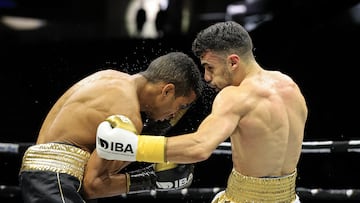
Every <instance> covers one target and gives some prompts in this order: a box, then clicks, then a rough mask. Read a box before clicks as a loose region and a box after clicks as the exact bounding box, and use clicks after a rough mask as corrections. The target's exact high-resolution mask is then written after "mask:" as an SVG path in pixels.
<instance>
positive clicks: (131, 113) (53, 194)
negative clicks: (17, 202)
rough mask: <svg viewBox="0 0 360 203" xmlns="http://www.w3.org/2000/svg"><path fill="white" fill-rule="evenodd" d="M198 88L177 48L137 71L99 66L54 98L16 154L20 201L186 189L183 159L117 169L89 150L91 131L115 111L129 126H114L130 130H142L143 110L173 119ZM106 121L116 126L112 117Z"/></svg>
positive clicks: (196, 74)
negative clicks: (19, 155)
mask: <svg viewBox="0 0 360 203" xmlns="http://www.w3.org/2000/svg"><path fill="white" fill-rule="evenodd" d="M201 89H202V79H201V74H200V71H199V69H198V67H197V66H196V64H195V63H194V61H193V60H192V59H191V58H190V57H189V56H188V55H186V54H184V53H181V52H171V53H168V54H166V55H164V56H160V57H158V58H157V59H155V60H154V61H152V62H151V63H150V65H149V66H148V68H147V69H146V70H145V71H143V72H140V73H138V74H134V75H129V74H127V73H124V72H120V71H116V70H103V71H99V72H96V73H94V74H91V75H90V76H88V77H86V78H84V79H82V80H80V81H79V82H77V83H76V84H74V85H73V86H72V87H70V88H69V89H68V90H67V91H66V92H65V93H64V94H63V95H62V96H61V97H60V98H59V99H58V100H57V102H56V103H55V104H54V106H53V107H52V109H51V110H50V112H49V113H48V115H47V117H46V118H45V121H44V123H43V125H42V127H41V129H40V132H39V135H38V138H37V141H36V145H33V146H31V147H29V148H28V149H27V151H26V152H25V154H24V156H23V160H22V166H21V170H20V174H19V183H20V187H21V192H22V197H23V200H24V202H27V203H30V202H31V203H33V202H51V203H54V202H67V203H69V202H76V203H78V202H85V200H86V201H87V200H94V199H97V198H104V197H111V196H116V195H120V194H129V193H138V192H143V191H150V190H152V189H158V190H173V189H181V188H184V187H188V186H189V185H190V184H191V181H192V173H193V165H190V164H187V165H177V164H174V163H166V164H154V165H150V166H147V167H144V168H140V169H137V170H134V171H129V172H126V173H122V170H124V169H125V167H127V166H128V165H129V162H126V161H117V160H115V161H113V160H107V159H103V158H102V157H100V156H99V155H98V154H97V151H96V150H94V149H95V147H96V144H95V143H96V132H97V126H98V125H99V123H101V122H102V121H104V120H105V119H106V118H108V117H109V116H110V115H114V114H116V115H117V114H121V115H124V116H126V117H127V118H128V119H129V120H131V121H132V125H131V126H129V127H128V128H126V127H125V126H121V127H123V128H124V129H126V130H127V131H131V132H132V133H134V134H138V133H140V132H141V131H142V128H143V121H142V113H145V114H146V115H147V116H148V117H149V118H152V119H154V120H157V121H163V120H170V121H172V119H174V118H176V117H175V115H178V114H180V112H182V111H183V109H186V108H187V107H188V106H189V105H190V104H191V103H192V102H194V101H195V99H196V98H197V97H199V96H200V92H201ZM108 121H109V122H111V123H112V124H113V125H117V126H120V124H119V122H118V120H117V119H116V118H113V119H111V118H109V119H108ZM111 147H114V148H115V149H117V147H118V146H116V145H114V146H113V145H112V146H111ZM184 181H185V182H184Z"/></svg>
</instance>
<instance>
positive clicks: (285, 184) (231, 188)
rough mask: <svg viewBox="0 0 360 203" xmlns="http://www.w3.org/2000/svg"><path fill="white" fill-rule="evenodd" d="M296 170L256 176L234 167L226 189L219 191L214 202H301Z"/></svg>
mask: <svg viewBox="0 0 360 203" xmlns="http://www.w3.org/2000/svg"><path fill="white" fill-rule="evenodd" d="M296 175H297V173H296V171H295V172H293V173H292V174H290V175H287V176H281V177H264V178H255V177H249V176H244V175H242V174H240V173H239V172H237V171H235V169H233V170H232V171H231V173H230V176H229V178H228V183H227V187H226V189H225V191H222V192H219V193H218V194H217V195H216V196H215V197H214V199H213V200H212V203H244V202H251V203H260V202H268V203H270V202H276V203H294V202H300V201H299V199H298V197H297V195H296V192H295V181H296Z"/></svg>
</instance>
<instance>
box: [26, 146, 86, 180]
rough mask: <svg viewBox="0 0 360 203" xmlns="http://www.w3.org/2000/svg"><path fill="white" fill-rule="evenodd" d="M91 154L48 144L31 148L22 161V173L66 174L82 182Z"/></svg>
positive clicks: (69, 147)
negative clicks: (48, 172) (45, 172)
mask: <svg viewBox="0 0 360 203" xmlns="http://www.w3.org/2000/svg"><path fill="white" fill-rule="evenodd" d="M89 157H90V153H89V152H87V151H85V150H82V149H80V148H78V147H75V146H72V145H68V144H59V143H47V144H38V145H33V146H31V147H29V148H28V149H27V150H26V152H25V154H24V156H23V160H22V165H21V170H20V172H21V171H52V172H58V173H66V174H69V175H72V176H74V177H76V178H78V179H79V180H80V181H82V179H83V176H84V170H85V166H86V163H87V161H88V159H89Z"/></svg>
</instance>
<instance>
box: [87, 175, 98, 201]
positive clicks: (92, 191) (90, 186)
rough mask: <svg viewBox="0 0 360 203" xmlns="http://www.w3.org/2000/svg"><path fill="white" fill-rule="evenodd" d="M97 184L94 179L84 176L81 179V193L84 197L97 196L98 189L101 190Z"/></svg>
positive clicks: (94, 197)
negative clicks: (82, 179)
mask: <svg viewBox="0 0 360 203" xmlns="http://www.w3.org/2000/svg"><path fill="white" fill-rule="evenodd" d="M98 185H99V184H97V180H96V179H87V178H84V181H83V195H84V198H85V199H96V198H99V197H100V196H101V195H99V191H100V190H101V189H100V188H99V186H98Z"/></svg>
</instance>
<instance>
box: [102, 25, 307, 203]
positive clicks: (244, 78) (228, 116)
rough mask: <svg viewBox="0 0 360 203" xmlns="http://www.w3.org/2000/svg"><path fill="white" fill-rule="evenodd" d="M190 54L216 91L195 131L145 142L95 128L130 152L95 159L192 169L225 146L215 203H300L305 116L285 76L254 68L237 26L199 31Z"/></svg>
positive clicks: (104, 154)
mask: <svg viewBox="0 0 360 203" xmlns="http://www.w3.org/2000/svg"><path fill="white" fill-rule="evenodd" d="M192 50H193V52H194V53H195V55H196V56H198V57H199V59H200V61H201V64H202V65H203V67H204V68H205V74H204V78H205V80H206V81H207V82H208V83H209V84H210V86H211V87H213V88H215V89H216V90H218V91H219V92H218V93H217V95H216V97H215V99H214V101H213V104H212V110H211V113H210V114H209V115H208V116H207V117H206V118H205V119H204V120H203V121H202V122H201V124H200V126H199V127H198V129H197V131H195V132H193V133H188V134H184V135H178V136H172V137H164V136H161V137H159V136H144V135H138V134H136V133H133V132H130V131H127V130H126V129H124V128H121V126H119V125H116V126H113V125H111V124H110V123H111V122H110V123H109V121H108V120H107V121H104V122H102V123H101V124H100V125H99V128H98V134H97V137H98V139H97V140H106V141H115V142H117V143H121V144H123V145H125V146H127V147H128V148H131V149H133V150H132V151H127V150H123V151H121V150H119V151H112V150H109V149H108V148H104V147H103V146H101V145H99V144H98V145H97V151H98V152H99V155H100V156H101V157H103V158H105V159H111V160H112V159H116V160H126V161H148V162H159V163H162V162H167V161H170V162H175V163H195V162H199V161H204V160H206V159H208V158H209V156H210V155H211V154H212V152H213V151H214V150H215V149H216V148H217V146H218V145H219V144H221V143H222V142H224V141H226V140H228V139H229V140H230V141H231V152H232V161H233V169H232V171H231V173H230V175H229V178H228V182H227V187H226V189H225V191H222V192H220V193H219V194H217V195H216V197H215V198H214V199H213V203H226V202H229V203H242V202H289V203H290V202H299V199H298V197H297V195H296V192H295V186H296V176H297V164H298V162H299V158H300V154H301V148H302V141H303V136H304V130H305V123H306V120H307V115H308V109H307V104H306V101H305V98H304V96H303V94H302V92H301V90H300V88H299V87H298V85H297V84H296V83H295V82H294V80H293V79H292V78H290V77H289V76H288V75H286V74H284V73H282V72H280V71H271V70H266V69H264V68H262V67H261V66H260V65H259V64H258V63H257V61H256V60H255V57H254V55H253V43H252V39H251V37H250V35H249V33H248V32H247V31H246V30H245V29H244V28H243V27H242V26H241V25H240V24H238V23H236V22H232V21H229V22H220V23H216V24H214V25H211V26H209V27H208V28H206V29H204V30H202V31H200V32H199V33H198V35H197V37H196V39H195V40H194V42H193V44H192ZM125 120H126V119H124V120H123V122H124V123H126V122H125ZM130 120H131V119H130ZM126 125H132V124H131V123H126Z"/></svg>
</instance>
